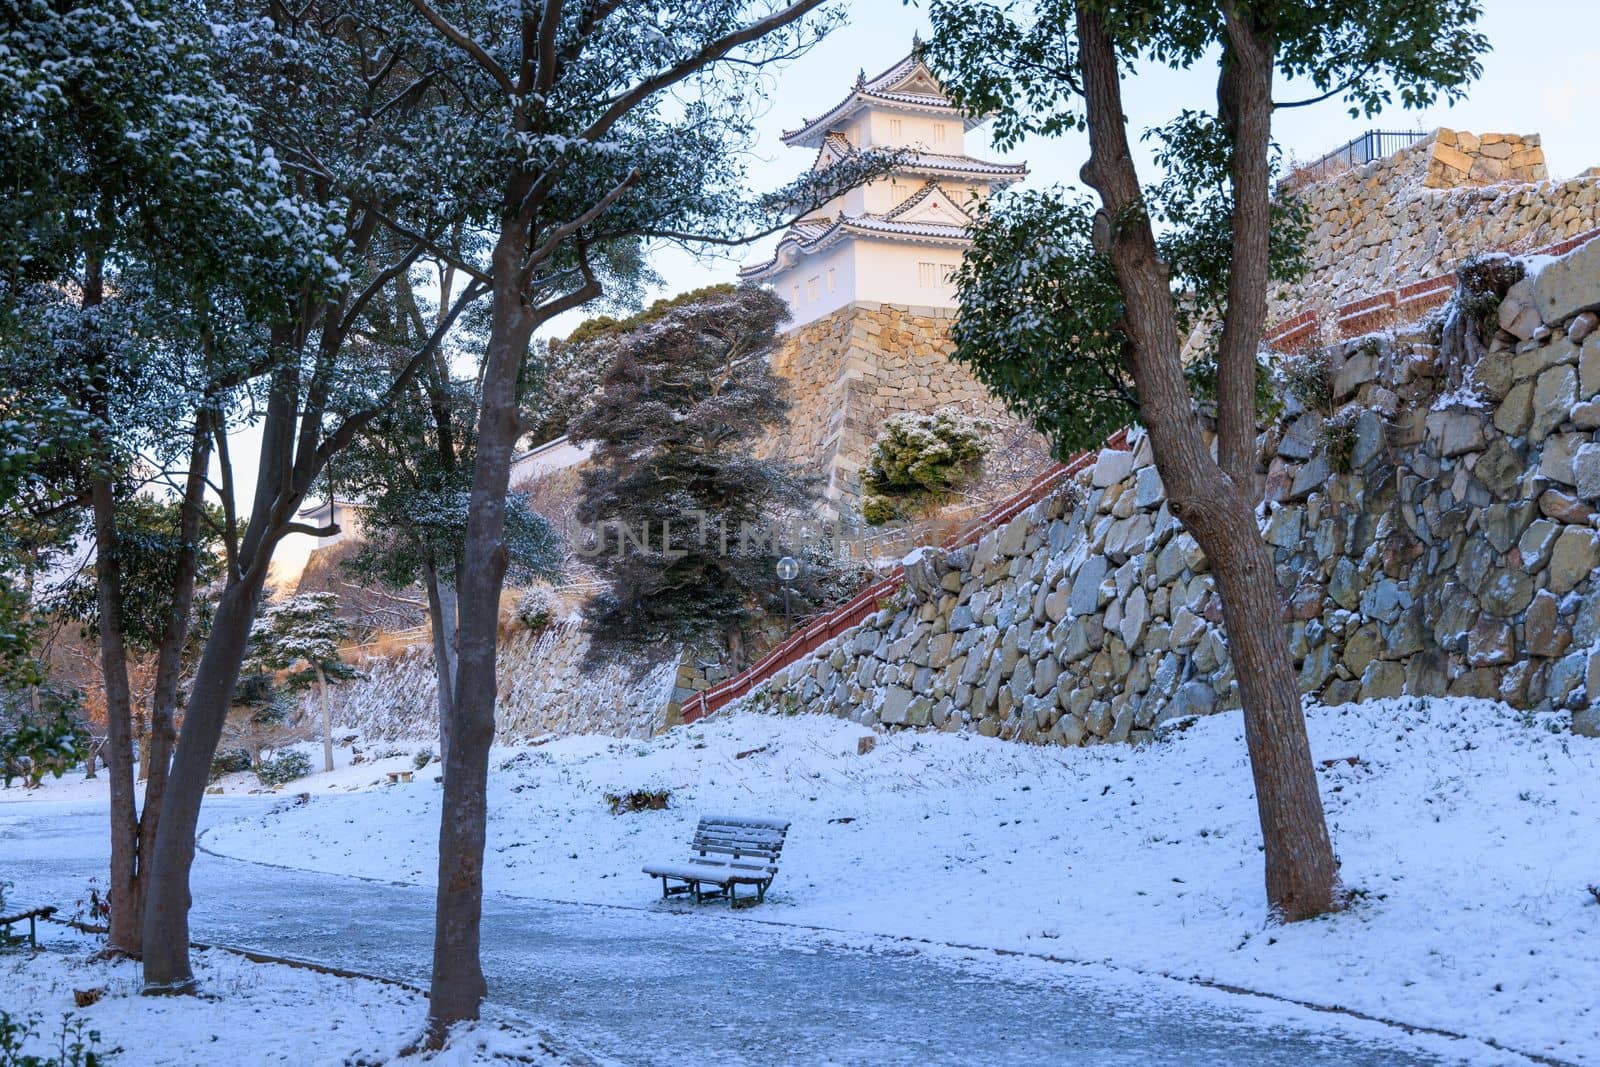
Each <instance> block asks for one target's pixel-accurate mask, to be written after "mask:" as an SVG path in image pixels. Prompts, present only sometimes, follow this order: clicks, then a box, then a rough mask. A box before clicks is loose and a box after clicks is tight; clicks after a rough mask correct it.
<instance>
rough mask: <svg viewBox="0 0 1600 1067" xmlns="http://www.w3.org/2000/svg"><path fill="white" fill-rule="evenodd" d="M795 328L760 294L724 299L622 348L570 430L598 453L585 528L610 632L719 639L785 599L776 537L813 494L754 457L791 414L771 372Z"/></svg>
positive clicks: (599, 615) (626, 337) (780, 466)
mask: <svg viewBox="0 0 1600 1067" xmlns="http://www.w3.org/2000/svg"><path fill="white" fill-rule="evenodd" d="M788 317H789V310H788V307H787V306H786V305H785V304H784V303H783V301H782V300H780V299H779V298H778V297H776V296H774V295H773V294H771V293H770V292H767V291H766V290H764V289H756V288H741V289H736V290H732V291H725V290H717V291H713V292H711V293H709V294H704V295H701V296H700V298H699V299H697V300H696V301H694V302H692V303H680V304H676V305H675V306H673V307H671V308H670V310H668V311H666V312H665V313H664V314H661V315H659V316H654V317H651V318H650V319H648V320H645V321H643V322H641V324H640V325H637V326H635V327H634V328H633V329H632V330H631V331H629V332H627V333H623V334H620V335H616V336H615V337H614V349H613V352H612V363H611V369H610V371H609V372H608V373H607V375H606V377H605V380H604V382H603V383H602V392H601V393H600V394H599V395H598V396H597V397H595V398H594V400H593V403H592V406H591V407H590V408H589V410H588V411H586V412H585V413H584V414H583V415H581V416H579V418H578V419H577V420H575V421H574V422H573V424H572V426H571V428H570V431H569V432H570V434H571V436H572V438H573V440H575V441H579V442H584V441H593V442H595V445H596V447H595V451H594V455H593V457H592V460H591V465H590V466H589V467H588V468H587V469H586V470H585V471H584V474H583V496H582V499H581V501H580V504H579V508H578V518H579V519H580V520H582V521H583V522H585V523H589V524H591V525H592V526H593V528H595V529H596V530H598V531H599V533H600V540H599V542H598V543H597V544H595V545H593V546H591V547H590V549H589V561H590V563H591V564H592V565H593V566H595V567H596V568H598V569H599V570H600V571H601V572H602V573H604V574H606V575H607V576H608V577H609V579H610V581H611V587H610V591H609V592H608V593H607V594H604V595H602V596H599V597H597V598H595V599H594V600H593V601H591V603H590V606H589V616H590V621H591V624H592V625H593V626H594V627H595V629H596V630H597V631H599V632H600V633H601V634H603V635H605V636H607V637H611V638H619V637H627V638H630V639H632V640H635V641H643V642H653V641H663V640H686V639H694V638H699V637H706V636H708V635H715V636H718V637H721V636H722V635H724V634H725V633H727V632H728V631H729V630H735V631H736V630H737V629H738V628H739V627H741V626H742V625H744V624H745V623H746V622H747V621H748V620H749V619H750V618H751V616H752V613H753V612H754V611H758V610H760V609H762V608H763V607H765V606H766V602H767V600H768V598H770V597H771V596H772V595H773V593H775V592H776V591H777V581H776V579H775V578H774V577H773V567H774V564H775V563H776V562H777V559H778V557H779V556H780V555H782V554H783V553H782V550H781V548H780V546H777V545H775V544H773V542H772V540H771V537H770V532H771V530H772V529H773V528H774V527H775V526H777V525H778V524H780V523H781V520H782V518H783V515H784V513H785V512H786V511H788V510H790V509H794V508H798V507H801V506H804V505H805V504H807V503H809V502H810V500H811V497H812V491H811V489H810V488H809V487H808V486H807V484H806V483H805V481H804V480H803V479H802V478H801V477H800V476H799V474H798V472H797V471H795V470H794V469H792V468H791V467H790V466H788V465H786V464H784V463H782V462H779V461H774V460H769V459H760V458H757V457H756V456H755V455H753V454H752V447H751V446H752V445H753V444H754V443H755V442H756V441H757V440H758V439H759V438H760V437H761V436H762V435H763V434H764V433H765V432H767V431H768V430H769V429H770V428H771V427H773V426H774V425H776V424H778V423H779V422H781V420H782V419H783V416H784V413H785V412H786V411H788V407H789V405H788V402H787V401H786V400H785V399H784V397H783V384H782V382H781V380H780V379H778V378H777V377H776V376H774V375H773V373H772V370H771V367H770V365H769V364H770V357H771V353H772V348H773V346H774V344H775V343H776V338H777V328H778V326H779V325H780V324H782V323H783V322H784V321H785V320H786V319H787V318H788ZM640 531H643V535H642V537H641V536H640V535H639V532H640Z"/></svg>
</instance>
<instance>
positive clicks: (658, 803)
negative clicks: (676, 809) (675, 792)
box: [605, 789, 672, 815]
mask: <svg viewBox="0 0 1600 1067" xmlns="http://www.w3.org/2000/svg"><path fill="white" fill-rule="evenodd" d="M605 798H606V806H607V807H608V808H610V809H611V814H613V815H626V814H628V813H629V812H633V811H664V810H665V809H666V807H667V804H668V802H669V801H670V800H671V799H672V790H670V789H630V790H628V791H626V792H623V793H607V794H606V795H605Z"/></svg>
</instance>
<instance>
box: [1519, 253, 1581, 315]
mask: <svg viewBox="0 0 1600 1067" xmlns="http://www.w3.org/2000/svg"><path fill="white" fill-rule="evenodd" d="M1519 284H1520V283H1519ZM1533 302H1534V305H1535V306H1536V307H1537V308H1538V309H1539V314H1540V315H1541V316H1543V318H1544V321H1545V322H1549V323H1558V322H1565V321H1566V320H1567V319H1569V318H1571V317H1572V316H1573V315H1576V314H1577V313H1578V312H1580V311H1587V310H1588V309H1590V308H1597V307H1600V239H1596V240H1592V241H1590V242H1588V243H1587V244H1585V245H1582V246H1581V247H1579V248H1577V249H1575V250H1573V251H1572V252H1569V253H1568V254H1567V255H1565V256H1562V257H1561V258H1560V259H1557V260H1555V261H1554V262H1552V263H1550V264H1548V265H1547V266H1546V267H1545V269H1544V270H1543V271H1541V272H1540V273H1539V277H1538V279H1537V280H1536V281H1535V283H1534V286H1533Z"/></svg>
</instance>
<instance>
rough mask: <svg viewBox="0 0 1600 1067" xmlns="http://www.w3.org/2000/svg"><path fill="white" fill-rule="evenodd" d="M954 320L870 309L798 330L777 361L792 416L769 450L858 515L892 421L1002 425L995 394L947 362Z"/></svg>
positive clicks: (944, 312) (925, 312)
mask: <svg viewBox="0 0 1600 1067" xmlns="http://www.w3.org/2000/svg"><path fill="white" fill-rule="evenodd" d="M954 314H955V313H954V311H953V310H951V309H948V308H931V307H907V306H905V305H901V304H878V303H872V302H865V301H864V302H860V303H856V304H851V305H850V306H849V307H844V308H840V309H839V310H838V311H835V312H834V313H833V314H831V315H828V316H826V317H824V318H821V319H818V320H817V321H816V322H811V323H807V324H806V325H804V326H802V327H800V328H798V329H796V330H794V331H793V332H792V333H790V334H789V335H788V336H787V337H786V338H785V339H784V341H783V344H782V346H781V347H780V348H779V350H778V352H777V353H776V354H775V355H774V356H773V361H772V366H773V370H774V371H775V372H776V373H777V374H778V375H779V376H780V377H782V378H784V379H785V380H786V381H787V382H788V383H789V399H790V401H791V403H792V404H793V405H794V406H793V408H792V409H791V410H790V412H789V419H788V424H787V426H786V427H785V429H784V431H783V432H782V434H780V435H778V436H776V437H775V438H773V439H772V440H771V441H769V442H768V443H767V444H766V445H765V449H766V450H767V451H768V453H769V454H775V455H779V456H782V457H784V458H786V459H789V460H791V461H793V462H796V463H799V464H801V465H802V466H804V467H806V468H807V469H809V470H813V471H815V472H816V473H818V474H821V475H824V476H825V477H826V478H827V490H826V492H827V498H828V499H829V501H831V502H832V503H833V504H834V506H835V507H839V508H841V510H852V509H854V508H855V507H856V506H857V505H859V503H860V497H861V477H860V475H861V469H862V468H863V467H864V466H866V462H867V451H868V449H869V448H871V446H872V442H873V440H874V438H876V437H877V435H878V431H879V429H880V428H881V427H882V425H883V420H884V419H886V418H888V417H889V416H890V415H893V414H896V413H898V412H902V411H922V412H926V411H934V410H937V409H939V408H946V407H953V408H956V409H958V410H961V411H966V412H969V413H971V414H979V415H986V416H988V417H991V418H997V419H1000V418H1005V417H1006V416H1005V412H1004V409H1003V407H1002V406H1001V405H1000V404H999V403H998V402H996V401H995V400H994V399H993V398H992V397H991V396H990V395H989V392H988V390H986V389H985V388H984V387H983V386H981V385H979V384H978V382H977V380H976V379H974V378H973V377H972V376H971V375H970V374H969V373H968V372H967V371H966V369H965V368H964V367H962V366H960V365H959V364H956V363H952V362H951V361H950V353H951V351H952V349H953V347H954V346H953V345H952V343H951V341H950V320H951V318H952V317H953V316H954Z"/></svg>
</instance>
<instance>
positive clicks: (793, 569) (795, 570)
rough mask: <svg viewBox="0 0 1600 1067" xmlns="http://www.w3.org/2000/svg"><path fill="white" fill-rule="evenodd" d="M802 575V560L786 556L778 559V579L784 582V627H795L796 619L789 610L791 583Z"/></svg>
mask: <svg viewBox="0 0 1600 1067" xmlns="http://www.w3.org/2000/svg"><path fill="white" fill-rule="evenodd" d="M799 576H800V561H799V560H797V559H795V558H794V557H793V556H784V557H783V558H782V559H780V560H779V561H778V580H779V581H780V582H782V583H783V628H784V629H785V630H792V629H794V619H793V618H792V617H791V614H790V611H789V583H790V582H792V581H794V580H795V579H796V578H798V577H799Z"/></svg>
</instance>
